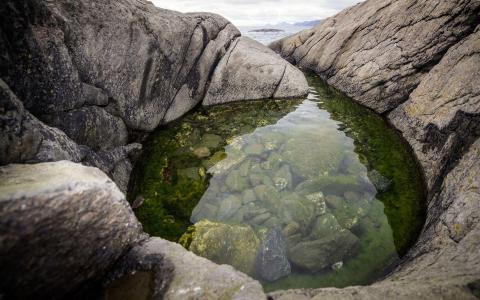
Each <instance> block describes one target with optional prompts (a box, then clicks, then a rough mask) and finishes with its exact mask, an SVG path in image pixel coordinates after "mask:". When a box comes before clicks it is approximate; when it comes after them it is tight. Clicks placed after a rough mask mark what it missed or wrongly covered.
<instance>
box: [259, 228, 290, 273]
mask: <svg viewBox="0 0 480 300" xmlns="http://www.w3.org/2000/svg"><path fill="white" fill-rule="evenodd" d="M290 273H291V267H290V263H289V261H288V259H287V244H286V241H285V239H284V238H283V236H282V234H281V232H280V229H278V228H274V229H271V230H270V231H269V232H268V234H267V235H266V237H265V238H264V239H263V241H262V242H261V245H260V249H259V251H258V255H257V261H256V274H257V275H258V276H260V278H262V279H264V280H267V281H275V280H277V279H279V278H281V277H284V276H287V275H289V274H290Z"/></svg>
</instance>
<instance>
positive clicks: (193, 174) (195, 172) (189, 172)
mask: <svg viewBox="0 0 480 300" xmlns="http://www.w3.org/2000/svg"><path fill="white" fill-rule="evenodd" d="M177 175H178V176H179V177H182V178H187V179H192V180H195V181H197V180H200V179H201V177H200V172H199V168H196V167H193V168H186V169H179V170H177Z"/></svg>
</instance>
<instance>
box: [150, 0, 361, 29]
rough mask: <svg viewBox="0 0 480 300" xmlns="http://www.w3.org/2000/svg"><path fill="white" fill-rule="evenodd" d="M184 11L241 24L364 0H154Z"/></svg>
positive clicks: (318, 15) (322, 12)
mask: <svg viewBox="0 0 480 300" xmlns="http://www.w3.org/2000/svg"><path fill="white" fill-rule="evenodd" d="M151 1H152V2H153V3H154V4H155V5H156V6H158V7H161V8H167V9H172V10H177V11H181V12H214V13H217V14H220V15H222V16H224V17H226V18H227V19H229V20H230V21H231V22H232V23H234V24H235V25H237V26H258V25H264V24H277V23H280V22H289V23H293V22H298V21H311V20H318V19H324V18H326V17H330V16H332V15H334V14H336V13H337V12H339V11H341V10H342V9H344V8H346V7H349V6H352V5H354V4H356V3H358V2H361V0H293V1H292V0H151Z"/></svg>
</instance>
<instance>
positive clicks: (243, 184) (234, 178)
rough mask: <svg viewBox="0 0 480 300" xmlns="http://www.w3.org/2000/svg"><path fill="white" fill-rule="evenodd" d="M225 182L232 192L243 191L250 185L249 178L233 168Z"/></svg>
mask: <svg viewBox="0 0 480 300" xmlns="http://www.w3.org/2000/svg"><path fill="white" fill-rule="evenodd" d="M225 184H226V185H227V187H228V188H229V189H230V191H232V192H242V191H244V190H245V189H246V188H247V187H249V184H248V181H247V178H246V177H245V176H242V174H241V172H240V171H239V170H233V171H231V172H230V173H228V175H227V178H226V179H225Z"/></svg>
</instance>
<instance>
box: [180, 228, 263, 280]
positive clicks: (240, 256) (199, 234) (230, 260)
mask: <svg viewBox="0 0 480 300" xmlns="http://www.w3.org/2000/svg"><path fill="white" fill-rule="evenodd" d="M194 228H195V229H194V232H193V233H191V236H192V238H191V242H190V245H189V247H188V250H190V251H192V252H193V253H195V254H197V255H200V256H203V257H205V258H208V259H210V260H212V261H214V262H216V263H218V264H229V265H231V266H233V267H235V268H236V269H237V270H240V271H242V272H245V273H247V274H251V275H252V274H254V272H255V261H256V258H257V253H258V249H259V246H260V241H259V239H258V238H257V236H256V235H255V232H254V231H253V229H252V228H251V227H250V226H248V225H228V224H223V223H217V222H211V221H200V222H198V223H196V224H195V225H194ZM184 239H185V238H184Z"/></svg>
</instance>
